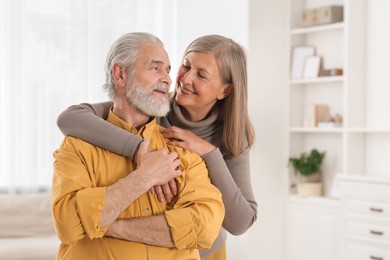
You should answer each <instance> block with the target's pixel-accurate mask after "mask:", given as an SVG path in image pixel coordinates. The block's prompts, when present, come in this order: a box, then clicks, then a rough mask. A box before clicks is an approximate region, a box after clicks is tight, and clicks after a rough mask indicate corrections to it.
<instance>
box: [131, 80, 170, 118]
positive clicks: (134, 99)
mask: <svg viewBox="0 0 390 260" xmlns="http://www.w3.org/2000/svg"><path fill="white" fill-rule="evenodd" d="M156 89H157V90H166V89H167V88H166V87H164V85H163V84H154V85H153V86H152V87H150V88H146V87H144V86H142V85H141V84H139V83H138V82H136V81H134V82H133V83H131V82H129V84H128V85H127V88H126V96H127V99H128V100H129V101H130V102H131V103H132V104H133V105H134V106H136V107H137V108H138V109H139V110H141V111H142V112H144V113H145V114H147V115H149V116H157V117H160V116H165V115H166V114H167V113H168V112H169V110H170V105H169V97H168V94H167V95H165V96H164V97H161V100H157V99H156V97H154V96H153V90H156Z"/></svg>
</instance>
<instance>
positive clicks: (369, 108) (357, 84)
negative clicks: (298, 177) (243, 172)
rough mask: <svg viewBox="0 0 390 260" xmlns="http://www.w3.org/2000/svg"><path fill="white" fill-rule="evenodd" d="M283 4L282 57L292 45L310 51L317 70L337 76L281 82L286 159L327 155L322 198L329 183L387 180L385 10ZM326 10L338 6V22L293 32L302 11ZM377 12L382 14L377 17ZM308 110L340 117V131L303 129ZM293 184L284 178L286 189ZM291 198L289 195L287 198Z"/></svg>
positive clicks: (347, 3) (346, 1)
mask: <svg viewBox="0 0 390 260" xmlns="http://www.w3.org/2000/svg"><path fill="white" fill-rule="evenodd" d="M287 3H288V5H289V8H288V10H289V14H288V15H289V18H288V21H289V22H288V28H289V35H288V46H287V48H288V53H289V57H292V49H293V47H294V46H314V47H315V49H316V55H319V56H321V57H322V62H323V68H324V69H330V68H342V69H343V75H341V76H329V77H317V78H308V79H304V78H302V79H290V75H288V76H287V77H289V91H290V94H289V97H290V105H289V107H290V110H289V113H290V129H289V155H290V156H294V157H296V156H299V155H300V154H301V153H303V152H309V151H310V150H311V149H312V148H317V149H318V150H321V151H326V157H325V161H324V164H323V168H322V175H323V176H322V178H323V184H324V196H325V197H329V196H330V194H331V190H332V185H333V183H334V179H335V177H336V176H348V175H353V176H355V175H361V176H367V177H370V178H372V177H373V176H376V175H386V176H388V177H389V179H390V160H389V159H388V155H389V154H390V75H389V74H390V73H389V72H388V71H389V70H390V50H389V49H390V48H389V47H388V46H389V44H390V32H389V31H390V29H389V28H390V18H385V17H387V16H386V14H385V12H384V11H381V10H382V9H386V8H387V7H388V5H389V4H388V3H386V1H385V2H382V1H377V0H374V1H368V0H316V1H314V0H287ZM327 5H343V6H344V21H343V22H337V23H333V24H327V25H320V26H312V27H304V28H303V27H300V25H299V20H298V18H299V14H300V12H301V11H302V10H304V9H312V8H316V7H322V6H327ZM378 12H379V13H380V12H382V15H381V14H379V16H378ZM383 23H387V24H388V25H385V26H383ZM378 28H379V29H378ZM380 28H384V29H380ZM381 30H382V31H381ZM386 33H387V34H386ZM386 44H387V47H386V46H385V45H386ZM290 59H291V58H290ZM313 104H326V105H328V106H329V107H330V113H331V115H333V116H334V115H335V114H336V113H338V114H340V115H341V116H342V125H341V127H334V128H318V127H317V128H316V127H308V126H307V125H310V124H308V123H307V121H308V120H307V118H308V117H310V116H309V115H310V112H311V111H310V107H311V105H313ZM293 182H294V178H293V174H292V172H290V184H292V183H293ZM293 193H294V191H293V190H290V192H289V194H293Z"/></svg>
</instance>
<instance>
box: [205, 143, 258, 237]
mask: <svg viewBox="0 0 390 260" xmlns="http://www.w3.org/2000/svg"><path fill="white" fill-rule="evenodd" d="M203 159H204V160H205V162H206V165H207V168H208V169H209V176H210V179H211V181H212V183H213V184H214V185H215V186H216V187H217V188H218V189H219V190H220V191H221V193H222V198H223V202H224V204H225V219H224V221H223V224H222V226H223V227H224V228H225V229H226V230H227V231H228V232H229V233H231V234H233V235H241V234H243V233H245V232H246V231H247V230H248V229H249V228H250V227H251V226H252V225H253V223H255V222H256V219H257V203H256V200H255V196H254V194H253V190H252V184H251V177H250V165H249V164H250V162H249V150H247V151H245V152H243V153H242V154H240V155H239V156H238V157H237V158H233V157H232V156H230V157H229V156H226V158H224V157H223V156H222V153H221V151H220V150H219V148H217V149H215V150H214V151H212V152H210V153H208V154H206V155H204V156H203ZM237 212H240V214H237Z"/></svg>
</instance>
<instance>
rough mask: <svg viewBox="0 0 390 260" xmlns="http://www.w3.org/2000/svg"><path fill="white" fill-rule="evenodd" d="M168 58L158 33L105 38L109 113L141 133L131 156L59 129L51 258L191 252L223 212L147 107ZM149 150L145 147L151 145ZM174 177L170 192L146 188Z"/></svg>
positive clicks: (160, 105)
mask: <svg viewBox="0 0 390 260" xmlns="http://www.w3.org/2000/svg"><path fill="white" fill-rule="evenodd" d="M169 71H170V63H169V58H168V55H167V53H166V51H165V50H164V47H163V44H162V42H161V41H160V40H159V39H158V38H157V37H155V36H153V35H150V34H147V33H129V34H125V35H123V36H122V37H120V38H119V39H118V40H117V41H116V42H115V43H114V44H113V46H112V47H111V49H110V52H109V53H108V56H107V61H106V78H107V80H106V84H105V88H106V89H107V91H108V94H109V96H110V98H111V99H112V100H113V107H112V109H111V111H110V113H109V115H108V119H107V120H108V121H109V122H110V123H112V124H114V125H116V126H119V127H121V128H123V129H125V130H127V131H131V132H132V133H134V134H136V135H139V136H141V137H142V138H144V139H146V140H147V141H145V142H143V143H142V144H141V146H140V148H139V152H138V154H142V156H141V158H140V160H139V163H138V164H136V162H134V161H130V160H129V159H127V158H125V157H122V156H119V155H117V154H115V153H112V152H109V151H108V150H104V149H102V148H99V147H97V146H94V145H91V144H89V143H86V142H84V141H82V140H80V139H77V138H74V137H65V139H64V141H63V143H62V145H61V147H60V148H59V149H58V150H56V151H55V152H54V157H55V163H54V177H53V191H52V210H53V217H54V223H55V227H56V231H57V234H58V236H59V238H60V240H61V242H62V243H61V245H60V248H59V251H58V254H57V259H105V260H106V259H136V260H140V259H141V260H142V259H175V260H176V259H199V252H198V248H209V247H211V245H212V243H213V241H214V239H215V238H216V237H217V235H218V231H219V229H220V226H221V224H222V220H223V217H224V206H223V203H222V198H221V194H220V192H219V191H218V189H216V188H215V187H214V186H213V185H212V184H211V183H210V180H209V178H208V174H207V168H206V166H205V163H204V162H203V161H202V159H201V158H200V157H199V156H198V155H197V154H195V153H192V152H190V151H188V150H185V149H181V148H179V147H173V146H170V145H167V144H166V140H165V139H164V138H163V137H162V135H161V134H160V131H161V130H162V129H163V128H162V127H161V126H159V125H157V124H156V119H155V118H154V117H153V116H163V115H165V114H166V113H167V112H168V110H169V100H168V89H169V85H170V84H171V79H170V77H169ZM149 147H150V148H151V149H152V150H153V151H149V149H150V148H149ZM173 178H175V180H176V182H177V188H178V194H177V195H176V196H175V198H174V199H173V200H172V201H170V202H164V203H160V202H159V201H158V199H157V197H156V195H155V194H153V193H152V192H150V191H149V190H150V188H152V187H153V186H155V185H161V184H164V183H167V182H168V181H170V180H171V179H173Z"/></svg>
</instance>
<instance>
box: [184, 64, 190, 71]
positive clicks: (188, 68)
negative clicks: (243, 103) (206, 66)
mask: <svg viewBox="0 0 390 260" xmlns="http://www.w3.org/2000/svg"><path fill="white" fill-rule="evenodd" d="M182 66H183V68H184V69H185V70H190V66H187V65H185V64H183V65H182Z"/></svg>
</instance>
